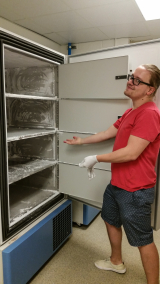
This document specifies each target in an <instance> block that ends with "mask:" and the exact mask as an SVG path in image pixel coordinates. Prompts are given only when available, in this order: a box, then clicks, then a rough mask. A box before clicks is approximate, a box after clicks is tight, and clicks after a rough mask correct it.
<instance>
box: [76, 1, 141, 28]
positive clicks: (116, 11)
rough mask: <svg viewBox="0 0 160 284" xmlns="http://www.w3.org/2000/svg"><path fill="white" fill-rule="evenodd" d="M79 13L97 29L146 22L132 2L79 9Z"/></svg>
mask: <svg viewBox="0 0 160 284" xmlns="http://www.w3.org/2000/svg"><path fill="white" fill-rule="evenodd" d="M77 13H78V14H79V15H80V16H82V17H83V18H84V19H86V20H88V21H89V22H90V23H91V24H92V25H93V26H97V27H99V26H106V25H114V24H121V23H131V22H140V21H144V18H143V16H142V14H141V13H140V10H139V9H138V7H137V6H136V5H134V4H133V2H131V1H124V2H118V3H116V4H114V3H111V4H108V5H103V6H98V7H92V8H86V9H79V10H77Z"/></svg>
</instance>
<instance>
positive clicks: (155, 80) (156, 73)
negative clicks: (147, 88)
mask: <svg viewBox="0 0 160 284" xmlns="http://www.w3.org/2000/svg"><path fill="white" fill-rule="evenodd" d="M141 66H143V67H144V68H145V69H146V70H147V71H149V73H150V75H151V77H150V85H151V86H152V87H154V88H155V91H154V92H153V93H152V94H151V97H154V96H155V94H156V92H157V89H158V87H159V86H160V70H159V68H158V67H157V66H156V65H153V64H142V65H141Z"/></svg>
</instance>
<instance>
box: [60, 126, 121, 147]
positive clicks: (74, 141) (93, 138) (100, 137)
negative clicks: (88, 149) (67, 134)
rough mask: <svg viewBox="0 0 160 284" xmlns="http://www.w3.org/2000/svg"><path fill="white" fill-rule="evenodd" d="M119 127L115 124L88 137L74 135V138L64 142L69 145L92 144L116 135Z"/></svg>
mask: <svg viewBox="0 0 160 284" xmlns="http://www.w3.org/2000/svg"><path fill="white" fill-rule="evenodd" d="M117 131H118V129H117V128H115V127H114V125H112V126H110V127H109V128H108V129H107V130H106V131H102V132H99V133H97V134H94V135H91V136H89V137H86V138H80V137H75V136H74V137H73V139H66V140H65V141H64V143H67V144H69V145H82V144H92V143H99V142H102V141H105V140H108V139H111V138H114V137H116V134H117Z"/></svg>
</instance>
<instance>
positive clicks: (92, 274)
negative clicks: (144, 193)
mask: <svg viewBox="0 0 160 284" xmlns="http://www.w3.org/2000/svg"><path fill="white" fill-rule="evenodd" d="M154 240H155V243H156V246H157V248H158V251H159V253H160V230H159V231H154ZM122 244H123V260H124V262H125V265H126V267H127V272H126V273H125V274H122V275H121V274H117V273H115V272H111V271H103V270H99V269H98V268H96V267H95V265H94V262H95V261H96V260H98V259H105V258H108V257H109V256H110V245H109V239H108V237H107V233H106V228H105V225H104V223H103V220H102V219H101V217H100V215H98V216H97V217H96V218H95V219H94V221H93V222H92V223H91V224H90V225H89V226H81V227H79V226H78V225H77V224H73V233H72V235H71V237H70V238H69V239H68V240H67V241H66V243H65V244H64V245H63V246H62V247H61V248H60V249H59V250H58V252H57V253H56V254H55V255H54V256H53V257H52V258H51V259H50V260H49V261H48V262H47V263H46V264H45V265H44V266H43V267H42V269H41V270H40V271H39V272H38V273H37V274H36V275H35V277H34V278H32V280H31V281H30V282H29V283H30V284H145V283H147V282H146V278H145V274H144V271H143V267H142V263H141V259H140V255H139V251H138V249H137V248H134V247H131V246H130V245H129V244H128V241H127V238H126V236H125V233H123V243H122Z"/></svg>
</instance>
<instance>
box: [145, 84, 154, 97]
mask: <svg viewBox="0 0 160 284" xmlns="http://www.w3.org/2000/svg"><path fill="white" fill-rule="evenodd" d="M155 90H156V89H155V88H154V87H152V86H149V91H148V92H147V93H146V95H147V96H151V95H152V94H153V93H154V92H155Z"/></svg>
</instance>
